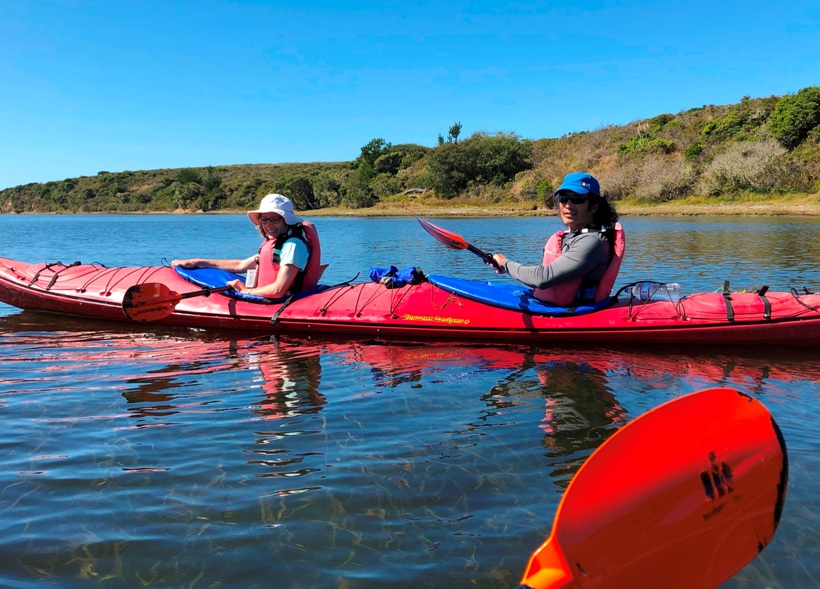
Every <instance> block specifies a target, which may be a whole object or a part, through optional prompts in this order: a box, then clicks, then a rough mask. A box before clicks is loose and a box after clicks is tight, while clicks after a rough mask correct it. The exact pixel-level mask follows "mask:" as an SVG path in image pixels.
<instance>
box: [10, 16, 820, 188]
mask: <svg viewBox="0 0 820 589" xmlns="http://www.w3.org/2000/svg"><path fill="white" fill-rule="evenodd" d="M815 85H820V2H818V1H817V0H811V1H806V0H793V1H792V2H789V3H785V4H782V5H781V7H777V6H775V3H773V2H770V1H766V2H762V1H758V0H748V1H746V2H740V1H735V0H726V1H720V0H717V1H715V0H712V1H710V2H703V1H700V0H693V1H691V2H671V1H658V2H652V1H644V0H637V1H594V2H578V1H576V2H568V1H565V2H538V1H536V0H531V1H527V2H515V3H513V2H501V1H483V0H482V1H474V2H470V1H457V2H448V1H447V0H437V1H433V2H409V1H403V2H394V1H393V0H379V1H373V2H370V1H367V2H362V1H355V0H341V1H339V0H334V1H332V2H324V1H310V0H303V1H302V2H279V1H270V2H265V1H245V0H236V1H233V2H229V1H220V0H199V1H196V2H194V1H191V2H181V1H175V0H164V1H148V0H145V1H136V0H133V1H131V0H89V1H83V0H51V1H49V0H40V1H20V0H3V2H2V3H0V188H7V187H10V186H16V185H19V184H27V183H29V182H46V181H50V180H63V179H65V178H70V177H76V176H87V175H94V174H96V173H97V172H99V171H102V170H107V171H111V172H119V171H123V170H143V169H156V168H181V167H195V166H209V165H227V164H242V163H280V162H312V161H341V160H352V159H354V158H355V157H357V156H358V155H359V152H360V148H361V147H362V146H363V145H365V144H366V143H367V142H369V141H370V140H371V139H374V138H377V137H380V138H383V139H385V140H386V141H389V142H391V143H393V144H398V143H419V144H421V145H427V146H433V145H435V144H436V140H437V137H438V135H439V134H441V135H444V136H446V135H447V131H448V129H449V127H450V126H451V125H452V124H453V123H456V122H460V123H461V124H462V126H463V130H462V137H464V136H468V135H470V134H472V133H473V132H475V131H487V132H490V133H495V132H498V131H505V132H510V131H512V132H515V133H518V134H519V135H520V136H522V137H526V138H530V139H540V138H544V137H560V136H561V135H564V134H565V133H570V132H576V131H591V130H595V129H597V128H600V127H602V126H605V125H622V124H626V123H629V122H630V121H633V120H636V119H643V118H648V117H652V116H655V115H658V114H661V113H677V112H680V111H683V110H687V109H689V108H693V107H698V106H703V105H705V104H730V103H736V102H739V101H740V99H741V98H742V97H743V96H751V97H753V98H756V97H763V96H770V95H784V94H793V93H795V92H797V91H798V90H800V89H801V88H805V87H806V86H815Z"/></svg>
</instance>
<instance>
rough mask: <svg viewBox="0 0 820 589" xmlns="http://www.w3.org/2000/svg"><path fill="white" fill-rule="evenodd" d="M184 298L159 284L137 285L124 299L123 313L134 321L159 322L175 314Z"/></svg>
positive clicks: (126, 293)
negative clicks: (175, 309) (178, 304)
mask: <svg viewBox="0 0 820 589" xmlns="http://www.w3.org/2000/svg"><path fill="white" fill-rule="evenodd" d="M180 300H182V297H181V296H180V295H179V294H177V293H175V292H174V291H172V290H171V289H170V288H168V287H167V286H165V285H164V284H161V283H159V282H150V283H145V284H135V285H134V286H132V287H131V288H129V289H128V290H127V291H125V296H123V298H122V311H123V313H125V316H126V317H128V318H129V319H131V320H133V321H158V320H159V319H163V318H165V317H167V316H168V315H170V314H171V313H173V312H174V308H175V307H176V305H177V303H179V301H180Z"/></svg>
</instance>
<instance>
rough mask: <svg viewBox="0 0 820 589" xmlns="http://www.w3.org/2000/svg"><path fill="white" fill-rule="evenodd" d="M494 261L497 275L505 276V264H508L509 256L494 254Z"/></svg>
mask: <svg viewBox="0 0 820 589" xmlns="http://www.w3.org/2000/svg"><path fill="white" fill-rule="evenodd" d="M493 261H494V262H495V271H496V273H497V274H504V264H506V263H507V256H505V255H504V254H494V255H493Z"/></svg>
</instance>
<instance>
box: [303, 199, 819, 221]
mask: <svg viewBox="0 0 820 589" xmlns="http://www.w3.org/2000/svg"><path fill="white" fill-rule="evenodd" d="M615 207H616V209H617V211H618V214H619V215H621V216H623V217H786V216H792V217H820V199H818V202H748V203H714V204H713V203H708V204H691V203H690V204H657V205H644V204H629V203H616V204H615ZM299 214H300V215H303V216H316V217H409V216H411V215H413V214H415V215H418V216H427V217H552V216H555V215H556V212H555V210H553V209H548V208H546V207H544V206H539V207H535V206H533V205H529V206H527V207H524V206H510V205H489V206H451V207H447V206H445V207H440V206H425V205H423V204H419V205H416V206H414V207H412V212H410V211H408V209H407V208H405V207H404V206H401V205H397V206H388V205H383V204H382V205H378V206H376V207H371V208H367V209H339V208H329V209H317V210H313V211H305V212H301V211H300V212H299Z"/></svg>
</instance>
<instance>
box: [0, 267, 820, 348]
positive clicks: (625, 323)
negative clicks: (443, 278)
mask: <svg viewBox="0 0 820 589" xmlns="http://www.w3.org/2000/svg"><path fill="white" fill-rule="evenodd" d="M145 283H161V284H163V285H165V286H167V287H168V288H169V289H171V290H172V291H174V292H175V293H179V294H186V293H192V292H196V291H199V290H200V289H201V287H200V286H197V285H195V284H192V283H191V282H188V281H187V280H185V279H183V278H182V277H181V276H179V275H178V274H177V273H176V271H175V270H174V269H172V268H169V267H160V266H141V267H136V266H134V267H117V268H106V267H104V266H99V265H96V264H94V265H90V264H79V263H76V264H75V265H64V264H60V263H56V264H42V263H39V264H29V263H26V262H20V261H16V260H10V259H5V258H0V302H4V303H6V304H9V305H12V306H15V307H18V308H21V309H26V310H35V311H47V312H54V313H63V314H69V315H76V316H82V317H89V318H97V319H105V320H109V321H129V319H128V318H127V317H126V315H125V313H124V312H123V310H122V300H123V297H124V295H125V292H126V291H127V290H128V288H130V287H132V286H134V285H137V284H145ZM818 309H820V294H806V295H798V294H796V293H793V292H768V293H766V294H765V296H764V297H761V296H759V295H757V294H755V293H732V294H731V295H729V296H728V297H725V296H724V295H723V294H722V293H700V294H695V295H690V296H688V297H684V299H682V300H681V301H679V302H670V301H631V300H630V299H628V298H621V299H619V300H617V301H615V302H613V304H611V305H610V306H608V307H606V308H604V309H601V310H598V311H595V312H591V313H585V314H579V315H572V314H570V315H560V316H546V315H535V314H531V313H528V312H522V311H519V310H515V309H505V308H498V307H495V306H492V305H489V304H486V303H482V302H479V301H476V300H473V299H471V298H468V297H466V296H463V295H460V294H454V293H452V292H448V291H447V290H444V289H442V288H440V287H439V286H436V285H435V284H433V283H431V282H423V283H421V284H415V285H407V286H403V287H401V288H394V289H390V288H386V287H385V286H383V285H381V284H378V283H374V282H365V283H353V284H343V285H338V286H333V287H327V288H325V289H324V290H321V291H319V292H316V293H315V294H311V295H309V296H305V297H304V298H301V299H298V300H293V301H290V302H288V303H285V302H272V303H267V304H261V303H257V302H251V301H244V300H237V299H235V298H231V297H229V296H226V295H224V294H222V293H213V294H211V295H210V296H207V297H206V296H195V297H191V298H186V299H183V300H181V301H179V302H178V303H177V304H176V306H175V307H174V309H173V312H172V313H170V314H169V315H168V316H167V317H165V318H163V319H162V320H161V321H158V323H162V324H166V325H178V326H187V327H199V328H214V329H242V330H252V331H263V332H268V333H290V334H298V335H311V334H342V335H345V334H346V335H362V336H367V337H381V338H386V339H392V338H396V339H422V340H436V341H474V342H515V343H523V342H564V343H569V342H572V343H577V342H594V343H601V344H603V343H655V342H664V343H680V344H750V345H755V344H764V343H765V344H781V345H790V346H820V311H818Z"/></svg>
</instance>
